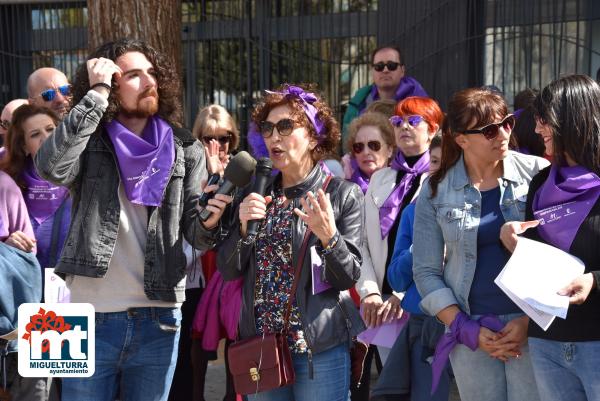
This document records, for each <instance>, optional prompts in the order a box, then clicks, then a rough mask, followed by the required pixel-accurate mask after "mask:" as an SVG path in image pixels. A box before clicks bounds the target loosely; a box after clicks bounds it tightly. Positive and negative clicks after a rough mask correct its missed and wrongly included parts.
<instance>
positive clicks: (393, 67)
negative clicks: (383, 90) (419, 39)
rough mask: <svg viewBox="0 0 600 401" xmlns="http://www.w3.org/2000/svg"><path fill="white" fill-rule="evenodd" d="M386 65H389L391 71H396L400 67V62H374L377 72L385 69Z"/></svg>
mask: <svg viewBox="0 0 600 401" xmlns="http://www.w3.org/2000/svg"><path fill="white" fill-rule="evenodd" d="M385 67H387V69H388V70H389V71H396V70H397V69H398V67H400V63H396V62H395V61H388V62H387V63H384V62H383V61H380V62H379V63H376V64H373V69H374V70H375V71H377V72H381V71H383V70H384V68H385Z"/></svg>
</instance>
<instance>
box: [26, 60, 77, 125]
mask: <svg viewBox="0 0 600 401" xmlns="http://www.w3.org/2000/svg"><path fill="white" fill-rule="evenodd" d="M27 95H28V96H29V103H30V104H32V105H34V106H40V107H47V108H49V109H52V110H53V111H54V112H55V113H56V114H58V115H59V117H61V118H62V117H64V116H65V115H66V114H67V112H68V111H69V107H70V103H71V85H70V84H69V80H68V79H67V77H66V76H65V74H63V73H62V72H61V71H59V70H57V69H56V68H50V67H44V68H39V69H37V70H35V71H34V72H33V73H32V74H31V75H30V76H29V78H28V79H27Z"/></svg>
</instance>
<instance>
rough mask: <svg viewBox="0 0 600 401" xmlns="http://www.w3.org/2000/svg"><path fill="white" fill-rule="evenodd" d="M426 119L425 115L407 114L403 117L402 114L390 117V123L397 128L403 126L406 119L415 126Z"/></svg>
mask: <svg viewBox="0 0 600 401" xmlns="http://www.w3.org/2000/svg"><path fill="white" fill-rule="evenodd" d="M424 120H425V119H424V118H423V116H419V115H414V116H407V117H401V116H391V117H390V123H392V125H393V126H394V127H396V128H397V127H401V126H402V124H404V122H405V121H406V122H408V125H410V126H411V127H413V128H415V127H416V126H417V125H419V124H420V123H421V121H424Z"/></svg>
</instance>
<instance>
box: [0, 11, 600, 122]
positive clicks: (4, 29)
mask: <svg viewBox="0 0 600 401" xmlns="http://www.w3.org/2000/svg"><path fill="white" fill-rule="evenodd" d="M599 3H600V2H598V1H594V0H528V1H522V0H420V1H418V2H417V1H413V0H210V1H209V0H193V1H183V3H182V18H183V20H182V43H183V62H184V64H183V67H184V68H183V69H184V74H183V75H184V76H183V80H184V88H185V93H184V99H185V110H186V123H187V124H188V125H190V126H191V124H192V122H193V119H194V117H195V114H196V113H197V110H198V108H199V107H202V106H204V105H207V104H210V103H219V104H222V105H224V106H225V107H227V108H228V109H229V110H230V111H232V112H233V113H234V114H235V115H237V118H238V121H239V123H240V125H241V127H242V130H243V128H244V127H245V126H246V124H247V117H248V113H249V112H250V110H251V108H252V106H253V104H254V102H255V101H256V99H257V96H258V95H259V94H260V91H261V90H262V89H266V88H272V87H275V86H277V85H279V84H281V83H284V82H313V83H316V84H317V85H318V87H319V89H320V90H321V91H322V92H323V94H324V95H325V96H326V98H327V100H328V102H329V103H330V104H331V105H332V107H333V108H334V110H335V111H336V112H337V114H338V116H339V117H340V118H341V116H342V114H343V111H344V105H345V104H346V103H347V101H348V100H349V98H350V96H351V95H352V93H353V92H354V91H356V90H357V89H358V88H359V87H361V86H363V85H366V84H368V83H369V81H370V67H369V62H370V60H369V58H370V53H371V51H372V50H373V49H374V48H375V47H376V46H377V45H382V44H397V45H399V46H400V48H401V49H403V53H404V54H403V59H404V61H405V62H406V66H407V73H408V74H409V75H412V76H414V77H416V78H417V79H418V80H419V81H420V82H421V83H422V84H423V87H424V88H425V89H426V90H427V92H428V93H429V94H430V95H431V96H432V97H434V98H436V99H437V100H438V101H439V102H440V104H441V105H442V107H443V106H445V104H446V102H447V99H448V98H449V96H450V95H451V94H452V93H453V92H455V91H456V90H458V89H461V88H464V87H468V86H478V85H484V84H493V85H496V86H498V87H499V88H500V89H501V90H503V91H504V93H505V95H506V98H507V100H508V101H509V103H510V102H512V98H513V96H514V94H515V93H517V92H518V91H520V90H522V89H524V88H525V87H537V88H539V87H541V86H544V85H545V84H547V83H548V82H549V81H551V80H552V79H553V78H555V77H557V76H559V75H560V74H564V73H573V72H579V73H585V74H590V75H592V76H594V77H595V75H596V71H597V70H598V68H599V67H600V22H599V21H600V4H599ZM85 6H86V4H85V2H82V1H62V2H48V1H37V2H35V1H31V2H26V1H3V0H0V106H1V105H2V104H3V103H5V102H7V101H9V100H10V99H13V98H16V97H23V96H24V95H25V82H26V79H27V76H28V75H29V74H30V73H31V71H33V69H35V68H37V67H40V66H55V67H56V68H59V69H61V70H63V71H65V73H66V74H67V75H68V76H72V74H73V72H74V70H75V67H76V66H77V64H78V63H81V62H82V61H83V60H84V57H85V53H86V50H85V49H86V48H87V24H88V20H87V10H86V8H85Z"/></svg>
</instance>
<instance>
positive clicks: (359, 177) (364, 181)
mask: <svg viewBox="0 0 600 401" xmlns="http://www.w3.org/2000/svg"><path fill="white" fill-rule="evenodd" d="M350 165H351V166H352V170H354V172H353V173H352V176H351V177H350V181H351V182H353V183H355V184H356V185H358V186H359V187H360V189H361V190H362V192H363V194H366V193H367V189H368V188H369V181H371V179H370V178H369V177H367V175H366V174H365V173H363V172H362V171H360V168H358V163H357V162H356V159H354V158H351V159H350Z"/></svg>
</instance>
